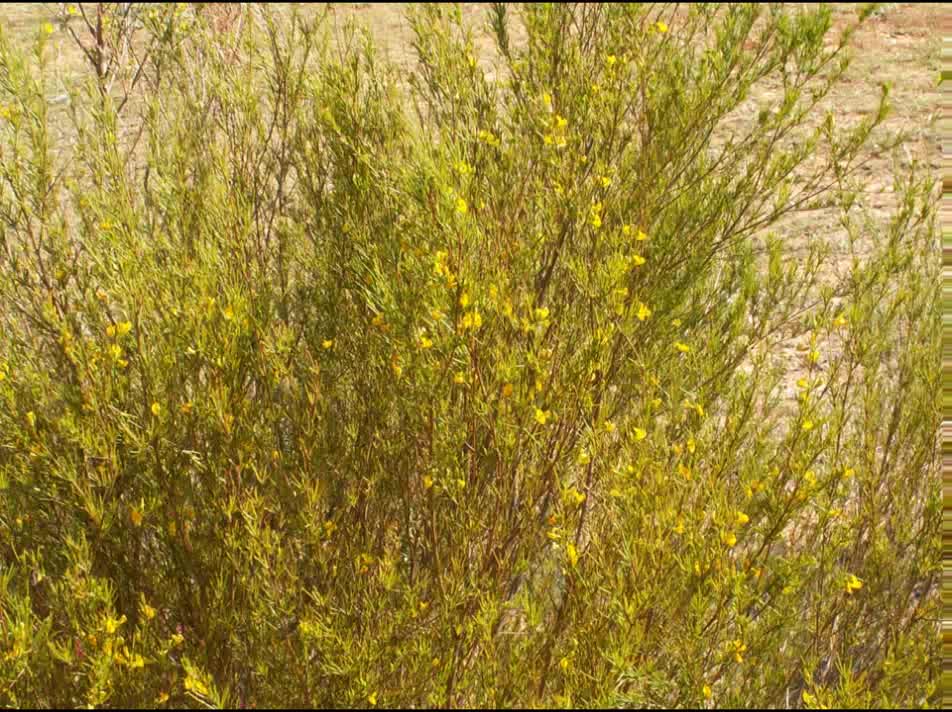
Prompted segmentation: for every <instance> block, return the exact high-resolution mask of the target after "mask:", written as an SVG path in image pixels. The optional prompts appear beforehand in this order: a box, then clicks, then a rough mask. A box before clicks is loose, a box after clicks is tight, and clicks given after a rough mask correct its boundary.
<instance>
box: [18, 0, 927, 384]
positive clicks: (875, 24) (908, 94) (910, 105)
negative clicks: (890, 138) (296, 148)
mask: <svg viewBox="0 0 952 712" xmlns="http://www.w3.org/2000/svg"><path fill="white" fill-rule="evenodd" d="M322 5H326V6H329V11H330V14H331V21H332V23H333V25H334V27H335V28H337V29H338V30H339V29H341V28H342V27H343V25H344V24H345V23H346V22H347V21H349V20H356V21H357V22H358V23H360V24H363V25H365V26H366V27H367V28H368V29H369V30H370V32H371V34H372V35H373V36H374V38H375V40H376V41H377V43H378V45H379V46H380V47H381V48H382V49H383V51H384V52H385V54H386V55H387V56H388V57H389V58H390V59H392V60H393V61H395V62H397V63H398V64H400V65H404V66H407V67H409V66H411V65H412V63H413V61H414V56H413V49H412V47H411V44H410V43H411V39H412V32H411V31H410V28H409V25H408V23H407V21H406V19H405V15H404V13H405V10H406V5H407V3H389V4H384V3H330V4H322ZM295 6H298V8H299V9H300V10H301V11H302V12H304V13H315V12H319V11H321V9H322V8H321V7H319V6H317V5H312V4H300V3H284V4H280V7H279V8H278V10H279V12H290V11H291V9H292V8H294V7H295ZM856 6H857V4H856V3H839V4H835V5H834V23H835V26H842V25H844V24H846V23H847V22H849V20H850V19H851V17H853V16H854V13H855V11H856ZM461 10H462V14H463V18H464V20H465V22H466V23H467V24H468V25H469V26H471V27H473V28H474V30H476V32H477V47H478V49H479V51H480V59H479V61H480V64H481V65H482V66H483V67H484V68H485V69H486V70H487V71H488V72H492V71H493V65H494V56H495V55H494V51H493V45H492V41H491V40H490V38H489V36H488V35H487V33H486V32H485V31H483V28H484V27H485V24H486V18H487V5H486V4H483V3H463V4H462V6H461ZM941 12H942V10H941V6H939V5H932V4H925V3H887V4H885V5H884V6H883V7H882V8H881V10H880V11H877V13H876V15H875V16H874V17H873V18H872V19H871V21H869V22H868V23H867V24H866V25H865V27H864V28H863V29H862V30H861V31H860V32H858V33H857V34H856V36H855V37H854V39H853V47H854V61H853V64H852V66H851V68H850V70H849V74H848V77H847V80H846V81H845V82H844V83H842V84H841V85H840V86H838V87H837V88H836V89H835V91H834V93H833V95H832V96H831V97H830V99H829V101H828V102H827V104H828V106H830V107H833V108H835V110H836V112H837V124H838V125H848V124H851V123H853V122H855V121H859V120H860V119H862V118H863V117H864V116H866V115H868V114H869V113H870V112H872V111H873V110H875V107H876V104H877V100H878V93H879V92H878V86H879V84H880V83H882V82H889V83H891V84H892V104H893V112H892V115H891V116H890V118H889V119H888V120H887V122H886V125H885V127H884V130H885V131H895V130H899V129H902V130H905V131H906V132H908V134H909V135H910V136H911V141H910V142H909V143H908V144H907V146H908V149H907V151H906V152H904V157H903V158H902V160H901V162H900V165H901V166H904V165H908V163H909V161H911V160H913V159H916V160H919V161H924V162H926V163H928V164H929V165H930V166H931V167H932V169H933V170H934V172H935V174H936V175H938V172H939V169H940V166H941V149H940V145H939V138H938V136H939V134H938V130H939V122H938V120H937V118H938V115H939V106H940V91H939V87H938V81H937V80H938V76H939V71H940V49H941V37H940V32H941V29H940V15H941ZM56 13H57V5H56V4H50V3H8V4H4V5H0V26H2V27H3V30H4V32H5V33H7V34H8V35H9V36H12V37H13V38H14V40H15V41H17V42H23V43H26V42H28V41H29V40H30V38H31V37H33V36H35V33H36V32H37V31H38V29H39V27H40V26H41V24H42V23H44V22H49V21H55V18H56ZM51 39H52V42H53V50H54V53H55V54H54V61H55V63H56V64H55V66H56V67H57V74H58V76H59V77H61V78H62V80H63V82H64V86H63V88H62V89H57V90H55V93H53V94H52V96H51V99H54V100H55V98H56V97H60V98H63V96H64V94H65V83H68V82H69V80H70V78H71V77H73V76H76V73H77V71H78V68H79V66H80V63H81V61H82V58H81V55H80V52H79V50H78V49H77V48H76V47H75V46H74V44H73V43H72V41H71V39H70V38H69V37H68V35H67V34H66V33H65V32H64V31H61V30H59V29H57V30H56V31H55V32H54V34H53V36H52V38H51ZM513 39H514V41H516V42H518V41H519V35H518V32H515V33H514V35H513ZM774 93H776V95H778V96H779V94H780V90H779V89H774V88H772V87H770V86H769V85H768V86H764V87H762V88H761V93H760V95H759V96H755V97H754V98H753V100H754V101H765V100H768V101H769V100H770V99H771V98H772V95H773V94H774ZM747 120H749V119H748V117H746V116H744V115H742V114H740V113H739V114H738V115H737V116H735V117H734V118H733V119H731V121H729V122H728V124H727V127H731V126H737V125H738V124H740V123H743V122H745V121H747ZM882 135H885V134H882ZM863 174H864V175H863V177H864V178H866V179H868V185H867V191H866V193H865V195H864V196H863V201H862V202H864V203H865V204H866V206H867V207H869V208H870V209H872V210H873V211H874V212H875V213H877V214H879V215H883V216H885V215H887V214H888V212H889V211H890V209H891V207H892V205H893V204H894V196H893V195H892V180H893V157H892V156H891V155H890V153H889V152H888V151H878V150H877V148H876V146H875V145H874V146H872V147H871V149H870V154H869V161H868V162H867V164H866V166H865V167H864V169H863ZM782 231H783V234H784V235H785V237H787V238H788V240H789V241H790V242H788V244H791V242H792V244H794V245H796V244H803V242H804V240H803V238H804V237H807V236H811V235H819V236H823V237H825V238H827V239H829V240H830V242H831V244H832V245H833V246H834V249H835V250H837V251H838V255H839V260H838V263H839V264H847V263H848V261H849V254H848V248H847V244H846V239H845V234H844V232H843V231H842V230H841V229H840V228H839V227H838V226H837V215H836V214H835V212H833V211H832V210H816V211H811V212H809V213H801V214H798V215H796V216H794V217H793V218H792V219H790V220H788V221H786V222H785V223H784V224H783V226H782ZM783 351H784V362H785V363H786V364H787V365H788V367H789V369H790V376H792V377H791V378H788V379H786V380H787V382H788V383H789V384H790V389H791V390H790V393H789V394H788V396H789V397H790V402H792V397H793V389H794V385H793V383H794V381H795V379H796V373H797V370H798V367H799V364H800V363H801V361H802V357H803V355H802V344H797V343H794V342H790V343H788V344H786V345H785V346H784V349H783Z"/></svg>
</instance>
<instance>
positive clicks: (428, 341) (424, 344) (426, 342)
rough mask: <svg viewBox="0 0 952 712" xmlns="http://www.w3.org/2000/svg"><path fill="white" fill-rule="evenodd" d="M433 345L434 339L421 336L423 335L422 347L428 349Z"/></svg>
mask: <svg viewBox="0 0 952 712" xmlns="http://www.w3.org/2000/svg"><path fill="white" fill-rule="evenodd" d="M432 346H433V339H428V338H427V337H425V336H421V337H420V348H421V349H428V348H431V347H432Z"/></svg>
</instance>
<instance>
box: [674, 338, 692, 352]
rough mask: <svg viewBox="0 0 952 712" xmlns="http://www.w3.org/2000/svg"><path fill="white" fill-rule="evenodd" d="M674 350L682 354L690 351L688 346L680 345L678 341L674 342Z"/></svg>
mask: <svg viewBox="0 0 952 712" xmlns="http://www.w3.org/2000/svg"><path fill="white" fill-rule="evenodd" d="M674 348H676V349H677V350H678V351H680V352H681V353H683V354H686V353H687V352H688V351H690V350H691V347H690V346H688V345H687V344H685V343H682V342H680V341H675V342H674Z"/></svg>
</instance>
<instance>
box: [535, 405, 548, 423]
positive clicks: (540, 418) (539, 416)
mask: <svg viewBox="0 0 952 712" xmlns="http://www.w3.org/2000/svg"><path fill="white" fill-rule="evenodd" d="M549 416H550V412H549V411H547V410H542V409H541V408H536V409H535V419H536V422H537V423H538V424H539V425H545V424H546V422H548V420H549Z"/></svg>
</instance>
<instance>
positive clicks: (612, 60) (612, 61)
mask: <svg viewBox="0 0 952 712" xmlns="http://www.w3.org/2000/svg"><path fill="white" fill-rule="evenodd" d="M617 61H618V58H617V57H616V56H615V55H613V54H609V55H608V56H606V57H605V64H607V65H608V66H609V67H613V66H614V65H615V62H617Z"/></svg>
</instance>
